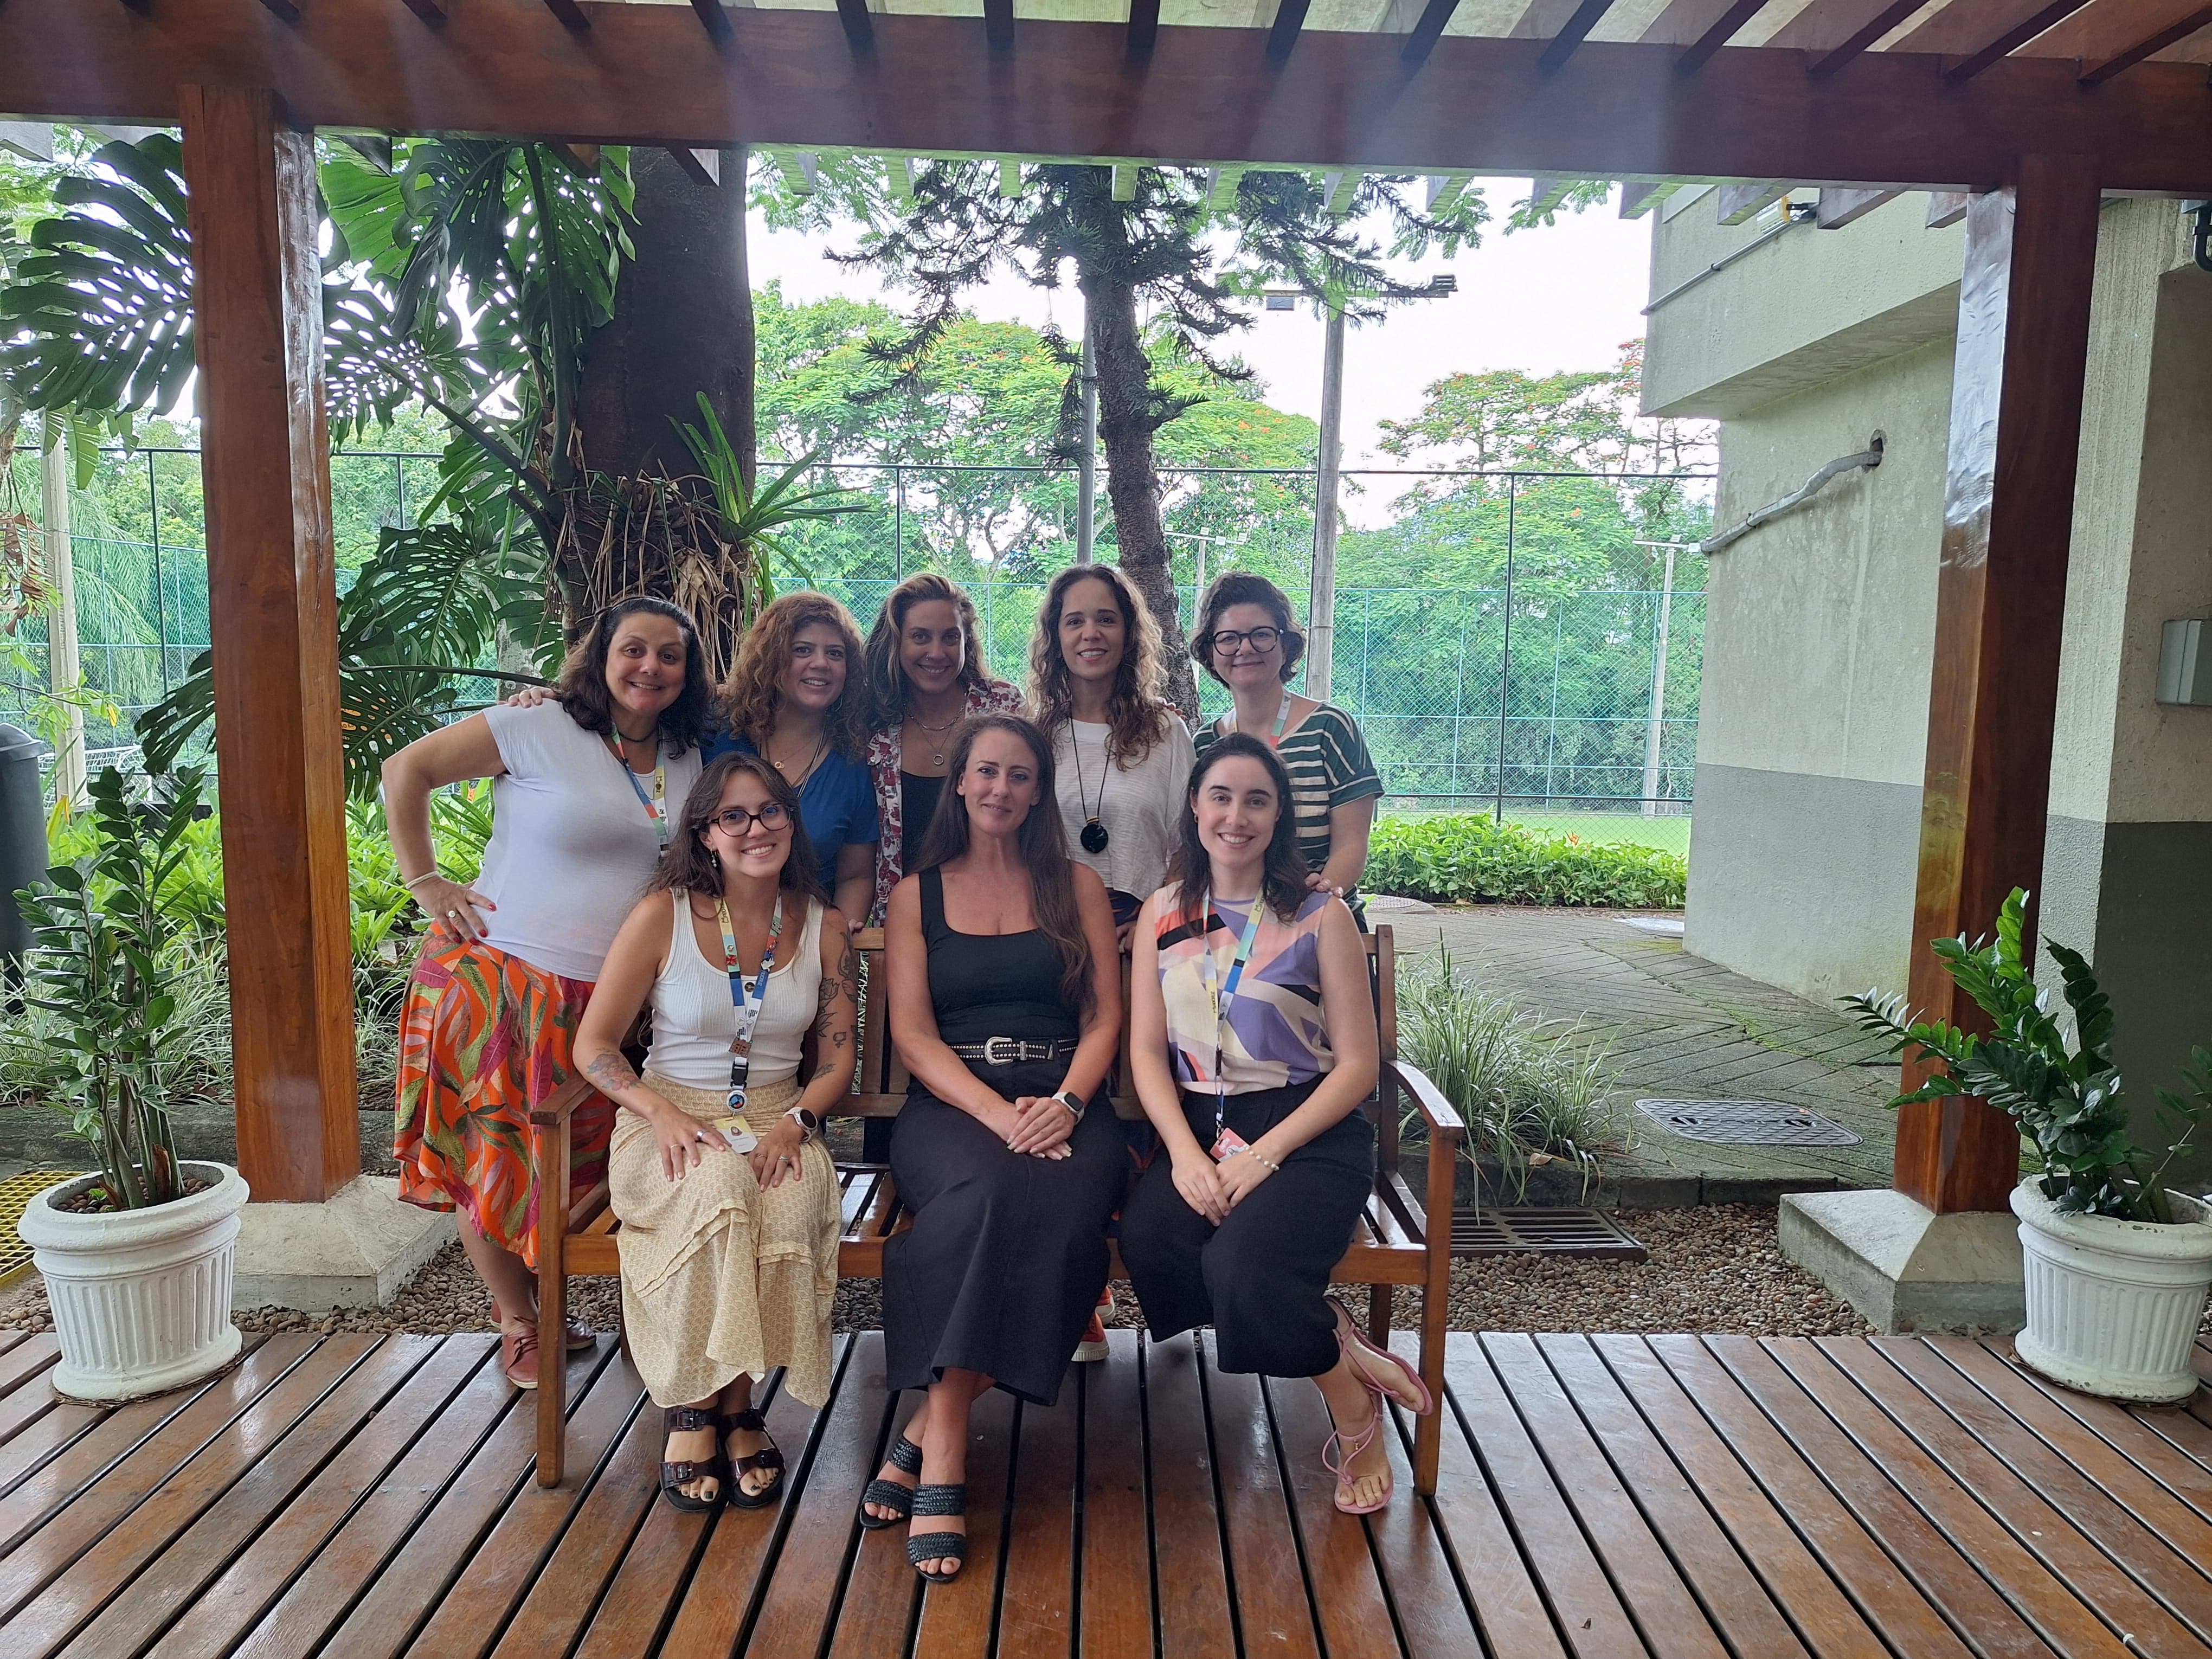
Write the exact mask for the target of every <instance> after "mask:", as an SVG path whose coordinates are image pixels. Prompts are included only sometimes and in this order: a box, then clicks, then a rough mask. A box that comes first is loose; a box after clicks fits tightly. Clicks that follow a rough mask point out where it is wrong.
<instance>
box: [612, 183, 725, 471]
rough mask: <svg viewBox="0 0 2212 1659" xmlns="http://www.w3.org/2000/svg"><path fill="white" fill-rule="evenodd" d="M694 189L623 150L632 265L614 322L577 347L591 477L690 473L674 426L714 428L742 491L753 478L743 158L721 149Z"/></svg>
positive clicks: (690, 462)
mask: <svg viewBox="0 0 2212 1659" xmlns="http://www.w3.org/2000/svg"><path fill="white" fill-rule="evenodd" d="M721 173H722V176H721V182H720V184H717V185H701V184H696V183H695V182H693V180H692V179H691V177H690V174H689V173H685V172H684V169H683V168H682V167H679V166H678V164H677V162H676V160H675V158H674V157H673V156H671V155H669V154H668V153H667V152H666V151H665V150H662V149H647V148H645V147H643V146H640V147H639V148H637V149H634V150H632V151H631V152H630V177H631V178H632V179H633V180H634V181H635V185H636V189H637V198H636V213H637V223H636V225H635V227H634V228H633V229H632V231H631V240H632V241H633V243H634V244H635V247H636V250H637V257H636V258H635V259H634V260H632V261H631V262H629V264H626V265H625V266H624V267H623V274H622V280H621V282H620V283H619V284H618V285H617V288H616V289H615V314H614V318H613V319H612V320H611V321H610V322H609V323H608V324H607V325H606V326H605V328H602V329H600V330H599V331H598V332H597V333H595V334H593V335H592V337H591V339H590V340H589V341H588V342H586V345H585V348H584V373H583V377H582V380H583V384H582V386H581V389H580V394H579V397H578V399H577V425H578V427H579V428H580V432H581V435H582V439H583V448H584V457H585V460H586V465H589V466H590V467H591V468H592V471H598V472H605V473H607V474H609V475H610V476H611V477H635V476H636V475H637V474H639V473H641V472H648V471H656V470H660V471H667V472H669V473H671V474H672V475H675V476H678V477H681V476H683V475H684V474H685V473H690V472H696V471H698V467H697V465H696V463H695V462H694V461H693V460H692V459H691V453H690V450H688V449H687V448H685V447H684V440H683V438H682V437H681V436H680V435H678V432H677V430H676V428H675V426H674V424H673V422H677V421H683V422H688V423H689V424H690V425H693V426H697V425H699V424H700V420H699V403H698V398H699V394H700V393H701V392H704V393H706V396H707V401H708V404H711V405H712V406H713V408H714V413H715V415H716V416H718V417H719V418H720V421H721V422H722V426H723V428H724V430H725V431H726V432H727V433H728V434H729V437H730V442H731V444H732V447H734V448H735V449H736V450H737V452H738V461H739V463H740V465H742V467H743V469H744V476H745V478H746V482H747V483H748V484H750V482H751V479H752V471H753V447H754V435H753V384H754V379H753V377H754V367H753V296H752V289H751V286H750V283H749V282H748V281H747V274H746V270H745V153H744V150H742V149H737V150H725V151H724V152H722V166H721Z"/></svg>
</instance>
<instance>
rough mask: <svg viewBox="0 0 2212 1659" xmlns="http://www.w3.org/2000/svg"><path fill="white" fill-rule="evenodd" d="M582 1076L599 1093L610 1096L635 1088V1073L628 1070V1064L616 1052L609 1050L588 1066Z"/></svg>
mask: <svg viewBox="0 0 2212 1659" xmlns="http://www.w3.org/2000/svg"><path fill="white" fill-rule="evenodd" d="M584 1075H585V1076H586V1077H587V1078H589V1079H591V1080H592V1082H593V1083H594V1084H596V1085H598V1086H599V1092H600V1093H601V1094H604V1095H608V1096H612V1095H614V1094H616V1093H617V1092H618V1091H621V1090H623V1089H635V1088H636V1087H637V1073H635V1072H633V1071H632V1070H630V1066H629V1061H628V1060H624V1059H623V1057H622V1054H621V1053H620V1052H619V1051H618V1050H616V1049H612V1048H610V1049H608V1050H607V1052H606V1053H605V1054H601V1055H600V1056H599V1058H598V1059H597V1060H593V1061H592V1063H591V1064H590V1065H588V1066H586V1067H584Z"/></svg>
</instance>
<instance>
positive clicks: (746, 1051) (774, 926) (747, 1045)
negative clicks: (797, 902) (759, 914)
mask: <svg viewBox="0 0 2212 1659" xmlns="http://www.w3.org/2000/svg"><path fill="white" fill-rule="evenodd" d="M714 917H715V920H716V921H720V923H721V924H722V970H723V971H724V972H725V973H726V974H728V975H729V976H730V1002H731V1004H732V1006H734V1007H735V1008H736V1010H737V1017H738V1034H737V1036H735V1037H733V1038H732V1039H731V1042H730V1094H729V1104H730V1109H731V1110H732V1111H733V1112H742V1111H743V1110H744V1109H745V1079H746V1078H747V1077H748V1076H750V1073H751V1072H752V1063H753V1060H752V1056H753V1028H754V1027H755V1026H757V1025H758V1024H760V1017H761V1010H762V1009H763V1008H764V1007H766V1006H768V976H769V975H770V974H772V973H774V972H775V944H776V941H777V940H778V939H781V938H782V937H783V896H782V895H781V893H779V894H777V895H776V900H775V914H774V915H771V916H769V922H768V951H767V952H766V954H764V955H763V957H761V965H760V972H759V973H758V974H757V975H755V977H754V979H753V984H752V989H751V990H750V991H748V990H746V988H745V976H744V971H743V970H742V969H740V968H739V967H738V930H737V927H736V926H735V924H733V923H732V921H730V907H729V905H728V903H727V902H725V901H724V900H722V899H720V898H717V899H716V900H715V901H714Z"/></svg>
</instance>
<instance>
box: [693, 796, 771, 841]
mask: <svg viewBox="0 0 2212 1659" xmlns="http://www.w3.org/2000/svg"><path fill="white" fill-rule="evenodd" d="M708 822H709V823H714V824H718V825H720V828H721V831H722V833H723V834H724V835H726V836H742V835H744V833H745V831H746V830H748V829H751V828H752V827H753V825H754V824H756V823H757V824H759V825H760V827H761V828H762V829H782V828H783V826H784V825H785V824H787V823H790V822H791V814H790V813H788V812H787V811H784V810H783V803H782V802H781V801H773V800H771V801H763V802H762V803H761V809H760V811H757V812H748V811H745V809H744V807H742V806H726V807H724V808H723V809H722V810H721V811H719V812H717V813H715V814H714V817H712V818H710V819H709V820H708Z"/></svg>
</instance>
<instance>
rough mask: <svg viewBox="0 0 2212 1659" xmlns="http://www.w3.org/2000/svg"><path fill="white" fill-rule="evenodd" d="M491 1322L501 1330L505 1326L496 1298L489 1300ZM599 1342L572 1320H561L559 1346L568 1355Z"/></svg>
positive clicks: (504, 1319)
mask: <svg viewBox="0 0 2212 1659" xmlns="http://www.w3.org/2000/svg"><path fill="white" fill-rule="evenodd" d="M491 1322H492V1323H493V1324H495V1325H497V1326H500V1327H501V1328H505V1326H506V1324H507V1316H506V1315H505V1314H504V1313H501V1311H500V1306H499V1298H498V1297H492V1299H491ZM598 1340H599V1338H598V1336H597V1335H595V1334H593V1333H592V1332H590V1331H587V1330H586V1329H585V1328H583V1327H582V1326H581V1325H579V1324H578V1323H577V1322H575V1321H574V1320H573V1319H567V1320H563V1321H562V1322H561V1345H562V1346H563V1347H565V1348H566V1349H568V1352H570V1353H581V1352H583V1351H584V1350H585V1349H586V1348H588V1347H590V1346H592V1344H593V1343H594V1342H597V1341H598Z"/></svg>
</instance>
